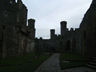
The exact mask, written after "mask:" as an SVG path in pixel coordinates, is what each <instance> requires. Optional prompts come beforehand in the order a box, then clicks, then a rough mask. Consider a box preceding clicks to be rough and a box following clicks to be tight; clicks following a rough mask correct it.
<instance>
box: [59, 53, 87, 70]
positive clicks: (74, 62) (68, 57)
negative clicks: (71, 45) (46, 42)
mask: <svg viewBox="0 0 96 72" xmlns="http://www.w3.org/2000/svg"><path fill="white" fill-rule="evenodd" d="M86 63H87V58H85V57H82V56H80V55H77V54H72V53H63V54H61V55H60V66H61V69H66V68H72V67H79V66H85V65H86Z"/></svg>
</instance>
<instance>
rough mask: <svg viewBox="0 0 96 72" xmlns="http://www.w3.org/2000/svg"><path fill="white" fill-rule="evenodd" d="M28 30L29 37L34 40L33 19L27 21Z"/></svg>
mask: <svg viewBox="0 0 96 72" xmlns="http://www.w3.org/2000/svg"><path fill="white" fill-rule="evenodd" d="M28 28H29V31H30V37H31V38H32V39H34V38H35V20H34V19H29V20H28Z"/></svg>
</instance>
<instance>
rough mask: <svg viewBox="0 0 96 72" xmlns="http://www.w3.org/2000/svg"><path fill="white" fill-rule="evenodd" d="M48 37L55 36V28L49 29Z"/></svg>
mask: <svg viewBox="0 0 96 72" xmlns="http://www.w3.org/2000/svg"><path fill="white" fill-rule="evenodd" d="M50 37H51V39H54V38H55V30H54V29H51V30H50Z"/></svg>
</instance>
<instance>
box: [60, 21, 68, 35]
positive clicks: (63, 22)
mask: <svg viewBox="0 0 96 72" xmlns="http://www.w3.org/2000/svg"><path fill="white" fill-rule="evenodd" d="M60 24H61V35H64V34H65V32H66V31H67V22H66V21H61V22H60Z"/></svg>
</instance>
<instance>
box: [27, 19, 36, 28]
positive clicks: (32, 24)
mask: <svg viewBox="0 0 96 72" xmlns="http://www.w3.org/2000/svg"><path fill="white" fill-rule="evenodd" d="M28 26H29V27H30V28H33V29H34V28H35V20H34V19H29V20H28Z"/></svg>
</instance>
